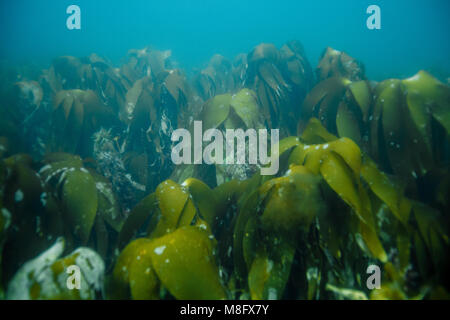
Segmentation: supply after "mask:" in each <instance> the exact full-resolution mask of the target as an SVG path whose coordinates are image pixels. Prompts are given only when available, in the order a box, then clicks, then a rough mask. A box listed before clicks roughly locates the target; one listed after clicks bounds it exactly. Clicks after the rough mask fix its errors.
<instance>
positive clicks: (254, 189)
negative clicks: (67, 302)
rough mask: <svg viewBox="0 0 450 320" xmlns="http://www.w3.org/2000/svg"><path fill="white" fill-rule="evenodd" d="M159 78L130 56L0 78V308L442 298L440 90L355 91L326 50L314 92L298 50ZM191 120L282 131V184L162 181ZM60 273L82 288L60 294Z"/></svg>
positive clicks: (341, 60)
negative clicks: (176, 134) (369, 280)
mask: <svg viewBox="0 0 450 320" xmlns="http://www.w3.org/2000/svg"><path fill="white" fill-rule="evenodd" d="M174 65H175V64H172V61H171V52H170V51H158V50H155V49H152V48H149V47H147V48H144V49H140V50H130V51H129V53H128V57H127V60H126V61H125V63H123V64H122V65H121V66H119V67H118V68H116V67H114V66H113V65H112V64H111V63H110V62H108V61H107V60H105V59H103V58H101V57H99V56H97V55H95V54H94V55H91V56H89V57H84V58H75V57H69V56H66V57H60V58H57V59H55V60H54V61H53V62H52V64H51V66H50V68H49V69H48V70H43V71H39V72H40V73H39V72H30V70H21V71H20V72H19V71H17V72H16V71H14V72H12V73H11V74H10V75H6V76H5V83H2V86H1V87H0V95H1V97H2V106H1V108H0V210H1V214H0V254H1V256H0V257H1V258H0V262H1V268H0V277H1V285H0V297H1V296H2V294H3V295H4V293H2V288H3V291H4V290H6V289H7V292H6V297H7V298H8V297H10V298H18V297H20V298H24V299H54V298H58V299H92V298H107V299H108V298H115V299H129V298H132V299H173V298H175V299H238V298H242V299H283V298H287V299H367V298H369V299H385V298H388V299H435V298H448V287H447V286H446V285H445V283H446V281H447V280H448V276H446V274H445V273H446V270H447V269H448V265H449V261H448V255H447V252H448V247H449V240H448V217H447V215H446V212H447V211H448V210H447V209H448V192H449V191H448V190H449V188H448V186H449V181H450V178H449V175H448V150H449V148H448V142H449V134H448V132H449V128H450V125H449V112H448V110H449V108H448V102H449V101H450V99H449V90H448V85H447V84H444V83H441V82H439V81H438V80H437V79H435V78H433V77H432V76H431V75H430V74H428V73H426V72H424V71H420V72H419V73H418V74H416V75H415V76H413V77H411V78H408V79H403V80H399V79H388V80H385V81H382V82H380V83H370V82H369V81H368V80H367V79H366V78H365V75H364V67H363V65H362V64H361V63H359V62H358V61H357V60H355V59H354V58H352V57H350V56H348V55H347V54H346V53H344V52H339V51H336V50H333V49H331V48H327V49H326V51H325V52H324V54H323V55H322V57H321V60H320V62H319V65H318V67H317V69H316V75H317V83H316V84H315V86H313V80H314V79H313V71H312V69H311V66H310V65H309V62H308V61H307V59H306V56H305V53H304V50H303V48H302V46H301V44H300V43H299V42H298V41H290V42H287V43H286V44H284V45H283V46H282V47H281V48H277V47H275V46H274V45H272V44H260V45H258V46H256V47H255V48H254V49H253V50H252V51H251V52H250V53H248V54H240V55H238V56H237V57H236V58H235V59H234V60H228V59H227V58H225V57H223V56H221V55H215V56H213V57H212V59H211V60H210V62H209V64H208V65H207V66H206V68H204V69H203V70H201V71H195V72H194V75H193V76H192V77H186V76H185V73H184V72H183V71H182V70H181V69H175V68H174ZM194 120H201V121H202V124H203V131H205V130H207V129H211V128H215V129H219V130H221V131H222V132H225V130H227V129H242V130H244V131H245V130H247V129H255V130H257V129H263V128H264V129H271V128H275V129H280V131H281V137H284V139H282V140H281V141H280V142H279V146H278V147H279V148H278V156H279V163H280V170H279V171H278V173H277V174H276V175H273V176H262V175H260V173H259V170H260V168H259V167H258V166H249V165H234V166H229V165H227V166H225V165H220V164H217V163H215V164H213V165H206V164H203V165H188V164H187V165H180V166H177V167H174V165H173V163H172V161H171V159H170V154H171V149H172V146H173V142H172V141H171V139H170V138H171V134H172V132H173V130H175V129H177V128H188V129H189V128H190V129H192V124H193V121H194ZM36 124H39V125H36ZM41 124H42V125H41ZM191 131H192V130H191ZM191 134H192V132H191ZM51 151H59V152H56V153H55V152H51ZM20 152H26V153H27V154H25V153H20ZM275 152H276V151H275ZM59 237H64V242H65V245H63V243H62V242H63V240H62V239H59V240H57V243H56V244H54V245H53V247H51V246H52V244H53V243H54V241H55V239H57V238H59ZM80 246H87V247H89V248H91V249H87V248H85V247H80ZM64 247H65V248H66V251H67V252H72V253H70V254H68V255H66V256H65V257H63V258H61V255H62V251H63V248H64ZM49 248H50V249H49ZM77 248H78V249H77ZM93 250H95V252H94V251H93ZM41 253H42V255H41V256H39V254H41ZM81 256H84V258H83V259H81V260H80V257H81ZM36 257H37V258H36ZM86 257H88V258H86ZM85 258H86V259H85ZM30 259H33V260H31V261H30ZM43 260H45V262H42V261H43ZM27 261H30V262H28V263H27ZM73 264H80V266H82V268H81V269H82V287H83V288H84V289H85V291H83V290H82V291H83V292H81V291H69V290H67V289H66V287H65V280H66V279H67V276H68V274H67V273H66V272H65V271H66V270H67V268H68V267H69V266H70V265H73ZM370 264H375V265H378V266H380V267H381V269H382V270H383V272H382V281H381V283H382V286H381V289H379V290H374V291H369V289H368V288H366V286H365V280H366V278H365V277H364V275H366V274H367V272H366V269H367V266H368V265H370ZM91 266H94V269H95V270H94V269H93V270H91V269H92V268H91ZM30 270H32V272H31V273H30ZM91 271H94V272H93V273H91ZM104 271H105V272H106V279H104V278H103V273H104ZM14 274H16V275H15V276H14ZM13 276H14V277H13ZM91 280H93V281H91ZM90 281H91V282H90ZM447 282H448V281H447ZM103 285H105V287H104V288H103ZM19 288H22V289H23V288H26V290H22V291H21V290H19ZM49 288H53V289H55V290H53V289H52V290H50V289H49ZM100 291H104V292H105V295H103V296H102V295H101V294H100Z"/></svg>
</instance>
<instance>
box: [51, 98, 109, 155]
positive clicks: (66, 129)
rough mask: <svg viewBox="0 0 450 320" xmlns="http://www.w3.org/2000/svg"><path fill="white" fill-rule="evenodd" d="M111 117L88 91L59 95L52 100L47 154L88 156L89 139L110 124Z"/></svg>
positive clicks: (90, 147) (107, 110) (105, 108)
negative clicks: (50, 135) (102, 127)
mask: <svg viewBox="0 0 450 320" xmlns="http://www.w3.org/2000/svg"><path fill="white" fill-rule="evenodd" d="M112 115H113V114H112V112H111V111H110V110H109V109H108V108H107V107H106V106H104V105H103V104H102V103H101V101H100V100H99V98H98V96H97V95H96V94H95V93H94V92H93V91H91V90H87V91H83V90H79V89H74V90H68V91H65V90H62V91H58V92H57V93H56V95H55V97H54V100H53V111H52V114H51V120H52V126H53V128H54V130H53V135H52V139H51V144H50V146H49V149H50V150H49V151H53V152H57V151H62V152H68V153H78V154H81V155H88V154H90V153H91V152H92V141H91V135H92V134H93V133H94V132H95V131H96V130H97V129H99V128H100V126H101V125H108V124H112V123H113V120H112V119H113V118H112Z"/></svg>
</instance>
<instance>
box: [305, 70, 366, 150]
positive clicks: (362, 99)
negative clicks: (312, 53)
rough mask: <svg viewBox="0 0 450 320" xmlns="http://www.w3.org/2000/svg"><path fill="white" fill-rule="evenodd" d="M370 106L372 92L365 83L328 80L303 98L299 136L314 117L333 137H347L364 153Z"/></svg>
mask: <svg viewBox="0 0 450 320" xmlns="http://www.w3.org/2000/svg"><path fill="white" fill-rule="evenodd" d="M371 106H372V89H371V87H370V85H369V83H368V82H367V81H364V80H362V81H356V82H352V81H350V80H349V79H347V78H343V77H330V78H327V79H325V80H323V81H321V82H319V83H318V84H317V85H316V86H315V87H314V88H313V89H312V90H311V91H310V92H309V93H308V95H307V96H306V98H305V100H304V101H303V106H302V116H301V120H300V121H299V123H298V132H303V131H304V130H305V126H306V124H307V123H308V120H309V119H310V118H312V117H316V118H318V119H319V120H320V122H321V124H322V125H323V126H324V127H325V128H326V129H327V130H328V131H329V132H331V133H332V134H335V135H337V136H339V137H347V138H350V139H352V140H353V141H355V142H356V143H357V144H358V145H359V146H360V147H362V148H363V149H367V148H368V147H367V142H368V132H367V129H366V128H367V122H368V120H369V113H370V110H371Z"/></svg>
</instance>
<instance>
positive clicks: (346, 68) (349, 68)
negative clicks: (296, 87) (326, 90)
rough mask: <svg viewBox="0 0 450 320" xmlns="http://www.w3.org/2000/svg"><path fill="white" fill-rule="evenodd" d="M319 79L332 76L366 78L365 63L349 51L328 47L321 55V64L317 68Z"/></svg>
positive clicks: (352, 78) (356, 79)
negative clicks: (350, 54)
mask: <svg viewBox="0 0 450 320" xmlns="http://www.w3.org/2000/svg"><path fill="white" fill-rule="evenodd" d="M316 76H317V79H318V81H323V80H325V79H328V78H331V77H343V78H348V79H350V80H351V81H361V80H365V79H366V77H365V75H364V65H363V64H362V63H361V62H359V61H357V60H356V59H354V58H352V57H350V56H349V55H348V54H347V53H345V52H342V51H338V50H335V49H333V48H330V47H328V48H326V49H325V50H324V51H323V53H322V56H321V57H320V61H319V65H318V66H317V69H316Z"/></svg>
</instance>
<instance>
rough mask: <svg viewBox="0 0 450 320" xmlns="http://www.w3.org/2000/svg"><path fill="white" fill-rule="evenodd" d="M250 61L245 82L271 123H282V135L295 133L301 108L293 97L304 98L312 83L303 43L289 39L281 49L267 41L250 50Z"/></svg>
mask: <svg viewBox="0 0 450 320" xmlns="http://www.w3.org/2000/svg"><path fill="white" fill-rule="evenodd" d="M247 61H248V70H247V77H246V82H245V83H246V85H247V86H249V87H250V88H252V89H253V90H254V91H255V92H256V94H257V96H258V102H259V104H260V105H261V107H262V112H263V115H264V118H265V119H267V120H266V121H267V124H268V127H270V128H279V127H282V133H281V136H283V135H287V133H291V134H292V133H294V132H295V125H296V123H295V121H297V119H298V117H299V109H298V105H296V104H295V103H294V102H293V101H295V100H297V99H300V100H302V99H303V98H304V96H305V95H306V92H307V91H308V90H309V88H310V85H311V83H312V72H311V67H310V66H309V63H308V61H307V59H306V58H305V56H304V53H303V49H302V47H301V44H300V43H299V42H295V41H293V42H288V43H287V44H286V45H285V46H284V47H283V48H282V49H281V50H278V49H277V48H276V47H275V46H274V45H273V44H266V43H263V44H260V45H258V46H257V47H255V48H254V49H253V51H251V52H250V53H249V54H248V57H247ZM281 108H283V112H281ZM281 124H283V126H281ZM284 128H287V132H285V131H284V130H286V129H284Z"/></svg>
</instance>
